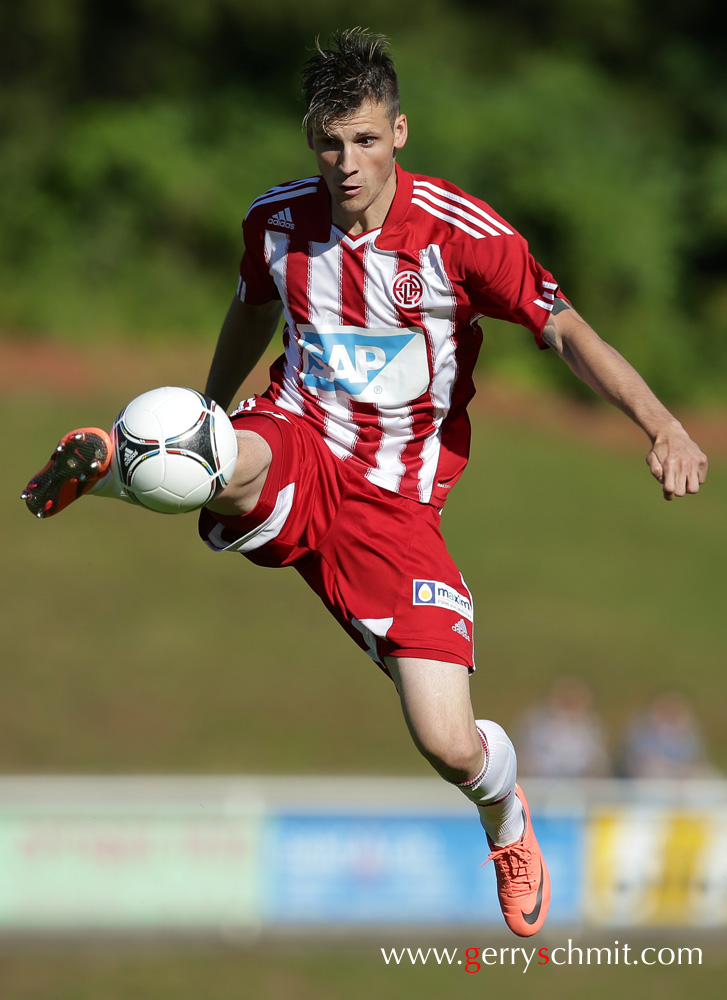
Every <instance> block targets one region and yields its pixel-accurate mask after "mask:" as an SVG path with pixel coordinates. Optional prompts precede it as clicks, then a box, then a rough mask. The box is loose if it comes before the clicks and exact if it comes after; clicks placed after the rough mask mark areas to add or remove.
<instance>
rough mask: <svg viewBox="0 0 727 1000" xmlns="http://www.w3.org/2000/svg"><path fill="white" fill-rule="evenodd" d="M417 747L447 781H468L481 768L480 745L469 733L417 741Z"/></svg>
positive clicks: (481, 753)
mask: <svg viewBox="0 0 727 1000" xmlns="http://www.w3.org/2000/svg"><path fill="white" fill-rule="evenodd" d="M474 735H476V733H475V734H474ZM417 745H418V747H419V750H420V752H421V753H422V754H423V756H424V757H426V759H427V760H428V761H429V763H430V764H431V765H432V767H433V768H434V769H435V771H437V773H438V774H440V775H441V776H442V777H443V778H445V779H446V780H447V781H452V782H456V783H459V782H462V781H469V779H470V778H472V777H473V776H474V775H476V774H477V773H478V772H479V770H480V769H481V767H482V759H483V755H484V754H483V749H482V743H481V742H480V740H479V739H476V740H475V739H474V738H473V737H472V734H470V733H463V734H456V735H454V736H451V737H449V738H441V737H439V738H437V737H435V738H430V739H428V740H424V741H418V743H417Z"/></svg>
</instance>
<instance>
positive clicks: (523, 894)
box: [485, 785, 550, 937]
mask: <svg viewBox="0 0 727 1000" xmlns="http://www.w3.org/2000/svg"><path fill="white" fill-rule="evenodd" d="M515 795H517V797H518V798H519V799H520V802H521V803H522V807H523V812H524V813H525V830H524V832H523V835H522V837H521V838H520V840H516V841H515V843H514V844H507V845H506V846H505V847H495V845H494V844H493V843H492V841H491V840H490V838H489V837H488V838H487V840H488V842H489V844H490V847H491V848H492V850H491V852H490V855H489V857H488V859H487V861H485V864H488V862H490V861H492V862H493V863H494V865H495V873H496V875H497V895H498V898H499V900H500V908H501V909H502V915H503V917H504V918H505V923H506V924H507V926H508V927H509V928H510V930H511V931H513V933H515V934H518V935H519V936H520V937H530V936H531V935H532V934H537V932H538V931H539V930H540V928H541V927H542V926H543V924H544V923H545V918H546V916H547V915H548V907H549V905H550V875H549V874H548V869H547V867H546V864H545V860H544V858H543V855H542V853H541V851H540V847H539V846H538V842H537V840H536V839H535V834H534V832H533V826H532V823H531V821H530V808H529V806H528V800H527V799H526V798H525V795H524V793H523V790H522V788H521V787H520V786H519V785H515Z"/></svg>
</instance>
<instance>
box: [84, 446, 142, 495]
mask: <svg viewBox="0 0 727 1000" xmlns="http://www.w3.org/2000/svg"><path fill="white" fill-rule="evenodd" d="M86 496H87V497H91V496H93V497H109V498H110V499H112V500H125V501H126V502H127V503H134V501H133V500H132V499H131V498H130V497H129V494H128V493H127V492H126V490H125V489H124V486H123V484H122V482H121V479H120V478H119V473H118V469H117V466H116V452H115V450H114V454H113V455H112V456H111V465H110V466H109V469H108V472H107V473H106V475H105V476H102V477H101V479H99V480H98V481H97V482H95V483H94V484H93V486H92V487H91V488H90V489H89V490H87V491H86Z"/></svg>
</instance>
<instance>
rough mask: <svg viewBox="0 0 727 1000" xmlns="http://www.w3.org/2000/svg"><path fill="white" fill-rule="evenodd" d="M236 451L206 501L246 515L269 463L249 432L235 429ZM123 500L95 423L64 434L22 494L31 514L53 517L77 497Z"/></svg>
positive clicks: (111, 454)
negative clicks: (229, 472) (230, 470)
mask: <svg viewBox="0 0 727 1000" xmlns="http://www.w3.org/2000/svg"><path fill="white" fill-rule="evenodd" d="M236 437H237V443H238V453H237V462H236V465H235V471H234V474H233V476H232V478H231V480H230V482H229V483H228V485H227V486H226V487H225V489H224V490H223V491H222V492H221V493H220V494H219V495H218V496H217V497H215V499H214V500H213V501H212V502H211V504H210V505H209V506H211V507H213V509H214V510H216V511H217V513H220V514H227V515H230V514H231V515H236V514H246V513H247V512H248V511H250V510H252V509H253V508H254V506H255V504H256V503H257V501H258V498H259V496H260V492H261V490H262V487H263V485H264V483H265V476H266V474H267V470H268V468H269V466H270V461H271V454H272V453H271V450H270V446H269V445H268V443H267V442H266V441H265V440H264V439H263V438H262V437H260V436H259V435H258V434H255V433H253V432H251V431H244V430H237V431H236ZM86 495H93V496H104V497H111V498H114V499H118V500H127V499H128V495H127V493H126V490H125V489H124V487H123V484H122V482H121V479H120V478H119V475H118V472H117V467H116V455H115V449H114V444H113V441H112V438H111V436H110V435H109V434H108V433H107V432H106V431H105V430H102V429H101V428H100V427H83V428H79V429H78V430H75V431H70V432H69V433H68V434H65V435H64V436H63V437H62V438H61V440H60V442H59V443H58V444H57V445H56V447H55V449H54V451H53V453H52V455H51V457H50V458H49V460H48V461H47V462H46V464H45V465H44V466H43V468H42V469H41V470H40V471H39V472H37V473H36V474H35V475H34V476H33V478H32V479H31V480H30V482H29V483H28V485H27V486H26V487H25V489H24V490H23V492H22V493H21V497H22V499H23V500H25V503H26V505H27V507H28V510H29V511H30V512H31V514H34V515H35V516H36V517H40V518H46V517H53V515H55V514H59V513H60V512H61V511H62V510H65V508H66V507H68V506H69V505H70V504H71V503H73V501H74V500H78V499H80V497H82V496H86Z"/></svg>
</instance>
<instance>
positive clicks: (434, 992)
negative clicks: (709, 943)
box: [0, 941, 727, 1000]
mask: <svg viewBox="0 0 727 1000" xmlns="http://www.w3.org/2000/svg"><path fill="white" fill-rule="evenodd" d="M422 943H423V944H424V946H425V947H426V946H427V945H428V944H429V943H431V942H429V941H424V942H422ZM434 944H435V945H436V944H437V942H434ZM379 947H380V946H379V945H378V944H377V945H371V946H370V947H362V948H358V949H355V950H354V949H352V948H351V947H350V946H346V945H344V946H341V945H330V946H327V947H322V946H313V947H308V948H305V949H304V948H301V947H300V946H290V945H289V946H287V947H285V946H280V947H275V948H273V947H267V948H261V949H258V950H253V951H248V950H235V949H232V948H214V949H208V948H207V949H206V948H194V947H193V948H191V949H189V948H187V949H169V948H136V949H128V948H127V949H121V950H119V949H118V948H117V949H112V950H110V949H104V948H100V947H97V948H86V949H84V950H81V951H75V950H70V951H69V950H68V949H66V950H65V952H63V951H61V950H60V949H57V950H46V951H42V950H41V951H38V950H35V951H34V952H33V953H28V952H26V953H25V954H17V953H16V954H13V955H0V983H2V996H3V998H5V1000H130V998H133V1000H199V998H200V997H209V998H210V1000H371V998H372V997H376V998H377V1000H445V998H450V997H473V998H474V997H483V996H488V997H492V996H503V995H504V996H509V997H512V998H514V1000H519V998H521V997H523V998H526V997H545V998H547V1000H550V998H553V1000H582V998H583V997H584V996H588V998H589V1000H610V998H612V997H613V996H614V994H617V995H618V996H619V998H620V1000H643V998H652V997H653V998H659V1000H682V998H683V997H685V996H690V995H695V994H698V995H699V996H700V997H702V998H703V1000H721V998H722V997H723V996H724V980H725V974H726V973H727V964H725V961H724V958H722V959H720V958H719V957H718V956H713V957H712V958H711V959H707V960H706V964H703V965H702V966H695V965H692V966H688V965H687V966H685V965H682V966H677V965H673V966H669V967H653V968H648V969H647V968H646V967H645V966H643V965H642V966H636V967H630V968H625V967H623V966H619V967H615V966H610V967H606V966H601V967H595V968H594V967H578V966H571V967H568V966H561V967H560V968H554V967H553V966H551V965H548V966H544V967H540V968H536V967H535V964H534V963H533V964H532V965H531V966H530V969H529V970H528V972H523V971H522V969H523V966H522V963H521V964H520V966H519V967H511V966H505V967H498V966H490V967H489V968H487V969H481V970H480V971H479V972H476V973H474V974H468V973H466V972H464V971H463V970H462V967H458V966H436V965H430V964H427V965H426V966H425V967H423V966H421V965H418V966H415V967H412V966H404V965H400V966H398V967H396V968H392V967H387V966H386V965H385V964H384V961H383V959H382V957H381V953H380V950H379ZM535 961H537V958H536V960H535Z"/></svg>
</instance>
